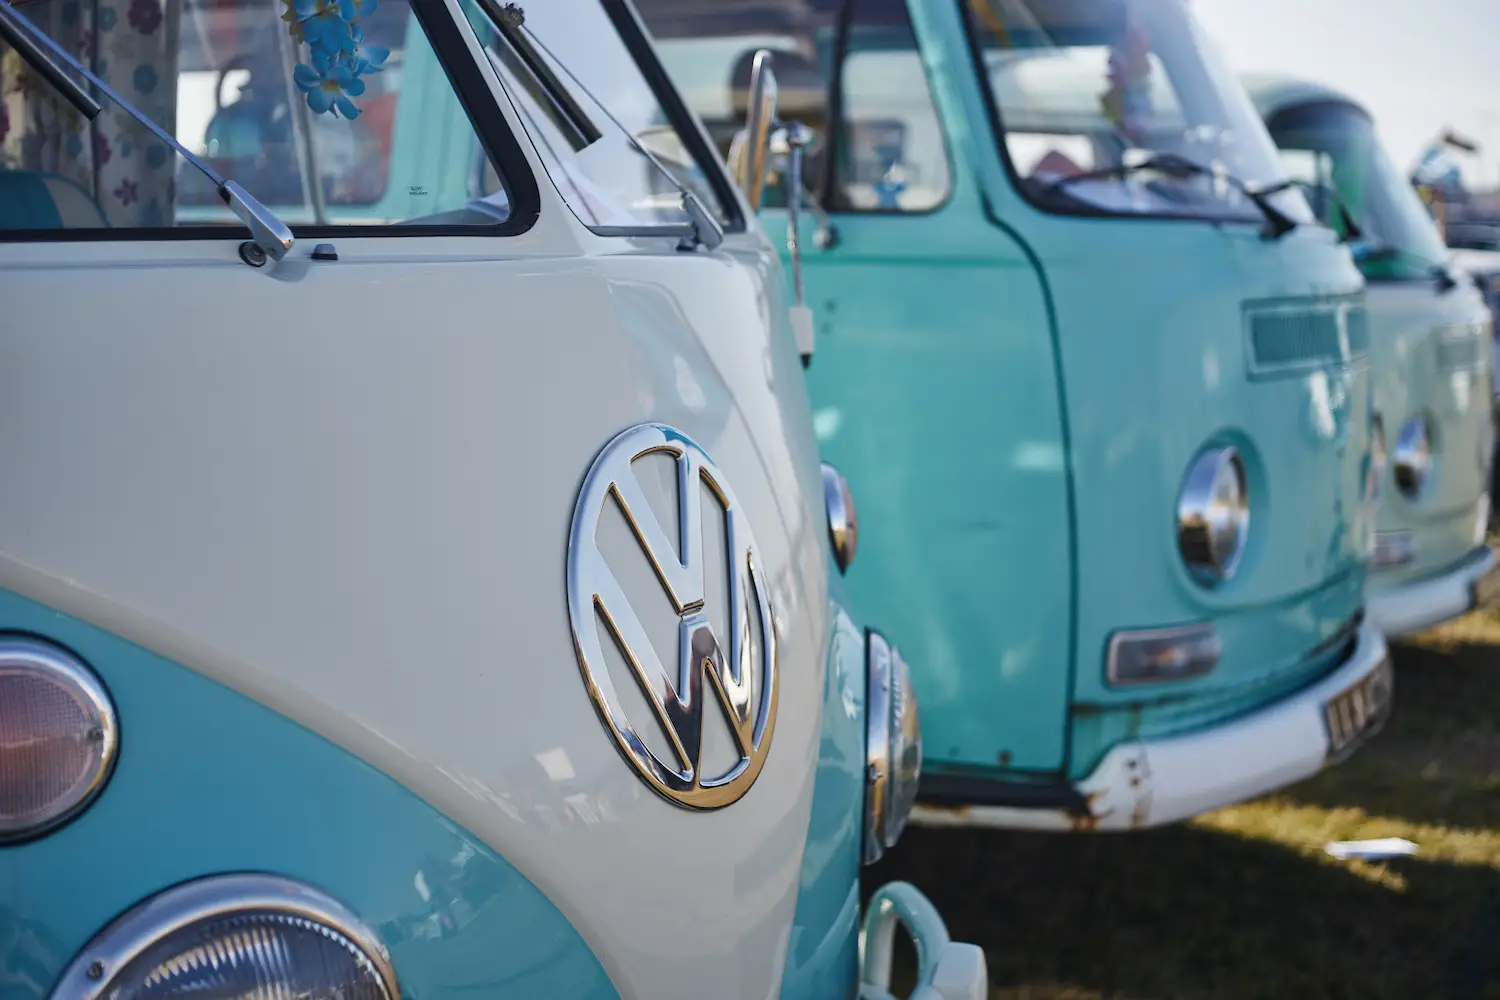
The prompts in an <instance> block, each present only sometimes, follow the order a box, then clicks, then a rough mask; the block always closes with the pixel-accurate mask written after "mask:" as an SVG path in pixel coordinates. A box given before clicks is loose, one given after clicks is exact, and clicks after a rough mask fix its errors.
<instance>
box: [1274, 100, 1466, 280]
mask: <svg viewBox="0 0 1500 1000" xmlns="http://www.w3.org/2000/svg"><path fill="white" fill-rule="evenodd" d="M1334 110H1336V111H1343V112H1350V113H1352V114H1353V115H1354V116H1355V117H1357V118H1359V119H1361V120H1362V121H1363V122H1364V123H1365V124H1366V125H1368V126H1369V127H1370V129H1371V136H1372V139H1373V140H1374V141H1375V142H1377V143H1378V142H1379V137H1378V135H1377V134H1376V133H1375V131H1374V130H1375V125H1376V122H1375V116H1374V115H1372V114H1370V112H1369V111H1368V110H1366V109H1365V108H1364V107H1362V106H1361V105H1359V104H1357V103H1355V102H1353V101H1350V100H1345V99H1343V98H1337V97H1324V98H1318V99H1316V100H1308V101H1300V102H1296V103H1292V104H1288V105H1286V106H1285V107H1281V108H1277V109H1276V110H1275V111H1274V112H1272V113H1271V114H1270V115H1267V116H1266V119H1265V123H1266V131H1267V132H1269V133H1270V135H1271V140H1272V141H1273V142H1275V141H1276V132H1277V129H1278V128H1285V127H1286V123H1287V121H1288V120H1293V121H1295V120H1296V119H1297V117H1298V116H1299V115H1304V114H1315V113H1319V112H1326V111H1334ZM1276 151H1277V152H1278V153H1282V152H1285V151H1284V150H1283V149H1282V148H1281V145H1280V144H1279V143H1278V144H1277V146H1276ZM1315 152H1318V153H1321V154H1322V155H1326V156H1329V157H1331V156H1332V155H1333V154H1331V153H1327V152H1326V151H1315ZM1393 165H1394V164H1393ZM1412 194H1413V196H1414V197H1415V196H1416V192H1415V191H1413V192H1412ZM1334 196H1335V197H1340V198H1341V197H1342V196H1341V195H1340V193H1339V192H1338V190H1337V189H1335V190H1334ZM1350 212H1351V213H1352V212H1353V209H1352V208H1350ZM1356 222H1358V219H1357V218H1356ZM1318 225H1320V226H1323V227H1324V228H1330V227H1329V226H1328V223H1327V222H1326V221H1325V220H1323V219H1319V220H1318ZM1434 225H1436V224H1435V223H1434ZM1438 242H1439V243H1441V244H1442V245H1443V247H1444V248H1445V249H1448V247H1447V243H1446V241H1444V240H1443V239H1442V236H1441V235H1439V236H1438ZM1396 249H1397V250H1398V251H1399V252H1400V253H1401V254H1402V255H1404V256H1409V257H1412V258H1417V254H1415V253H1412V252H1410V251H1408V250H1406V249H1405V248H1404V247H1397V248H1396ZM1419 259H1421V258H1419ZM1445 262H1446V258H1444V259H1442V260H1433V261H1427V260H1425V259H1423V263H1424V264H1429V265H1430V267H1431V268H1432V269H1438V268H1441V267H1443V266H1444V264H1445ZM1354 263H1355V266H1356V267H1358V268H1359V272H1360V274H1361V275H1363V277H1364V279H1365V281H1366V282H1367V283H1369V284H1379V285H1425V284H1431V283H1432V279H1433V270H1423V271H1421V272H1420V273H1419V272H1408V273H1404V274H1381V273H1379V271H1378V269H1375V268H1370V267H1368V266H1367V265H1368V263H1369V262H1368V261H1364V260H1361V259H1359V258H1358V257H1356V258H1355V261H1354Z"/></svg>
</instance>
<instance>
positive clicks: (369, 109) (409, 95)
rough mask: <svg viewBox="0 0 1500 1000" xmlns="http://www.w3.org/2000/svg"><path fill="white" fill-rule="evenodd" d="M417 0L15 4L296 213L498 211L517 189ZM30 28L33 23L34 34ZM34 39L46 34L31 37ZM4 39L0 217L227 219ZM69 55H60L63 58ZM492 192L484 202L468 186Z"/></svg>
mask: <svg viewBox="0 0 1500 1000" xmlns="http://www.w3.org/2000/svg"><path fill="white" fill-rule="evenodd" d="M420 2H421V0H22V2H20V3H17V4H14V5H13V6H12V7H11V9H12V10H13V11H14V12H15V15H16V17H17V18H19V19H21V20H23V21H24V24H26V25H30V26H31V27H32V28H33V29H35V31H36V32H37V33H38V34H41V35H44V36H45V37H47V38H49V39H51V40H52V41H53V42H54V43H55V44H56V45H57V46H58V47H59V48H60V49H61V50H62V51H63V52H65V53H67V54H68V55H69V56H71V57H72V58H74V59H76V60H78V62H79V63H80V64H82V65H83V66H85V67H86V68H87V69H88V70H89V72H91V73H92V74H93V75H94V76H95V77H97V78H98V79H99V80H101V81H102V82H103V83H104V84H106V85H107V86H108V87H109V88H110V89H111V90H113V91H114V92H116V93H117V94H119V96H120V97H121V98H122V99H123V100H124V101H126V102H128V103H129V104H130V105H132V106H133V107H134V108H135V109H136V111H138V112H139V113H140V114H141V115H142V116H143V117H144V118H146V119H147V120H149V121H150V122H152V123H153V124H154V125H155V126H156V127H157V128H159V129H160V130H161V131H162V132H163V133H165V134H167V135H169V136H171V137H172V138H175V139H176V141H177V142H178V143H180V144H181V145H182V146H183V148H185V149H186V150H187V151H188V152H189V153H191V154H193V155H194V156H196V157H198V158H200V159H201V161H202V162H203V163H204V164H205V165H206V166H207V167H208V168H209V170H211V171H213V172H215V173H216V174H217V175H218V176H219V177H221V178H223V179H225V180H227V181H234V182H236V183H237V184H238V185H240V186H241V187H242V188H243V189H244V190H245V191H247V192H248V193H249V194H250V196H251V197H253V198H254V199H255V200H257V201H259V202H260V203H261V204H262V205H263V206H265V208H267V209H268V210H269V211H270V212H272V213H274V214H275V216H276V217H277V218H278V219H280V220H282V221H284V222H285V223H287V224H289V225H291V226H296V227H309V226H316V227H323V226H340V227H346V226H361V227H363V226H382V227H384V226H391V225H444V226H448V225H461V226H470V225H472V226H482V227H492V226H495V225H497V224H499V223H501V222H504V221H505V220H506V218H507V217H508V214H509V207H508V205H509V203H508V199H507V197H506V195H505V191H504V184H503V182H502V179H501V178H500V176H499V174H498V171H496V170H495V169H494V168H493V166H492V165H491V162H490V158H489V156H488V155H487V153H486V151H485V149H484V147H483V144H482V143H481V142H480V139H479V136H478V134H477V132H476V131H475V129H474V127H473V126H472V124H471V123H470V120H469V118H468V116H467V114H466V112H465V110H464V108H463V105H462V102H461V101H460V99H459V96H458V94H457V92H456V91H455V90H454V89H453V86H452V84H451V82H450V80H449V77H448V75H447V73H446V72H445V71H444V69H443V66H442V64H441V62H440V61H439V59H438V55H437V52H436V50H435V49H434V48H433V46H432V44H431V43H430V42H429V40H428V38H427V36H426V32H425V30H424V28H423V27H422V25H421V19H420V18H419V17H418V16H417V9H416V5H417V4H419V3H420ZM27 37H31V36H30V35H28V36H27ZM38 44H40V43H38ZM33 61H34V58H33V59H28V58H27V53H25V52H23V51H20V50H18V49H15V48H12V47H11V46H10V45H8V44H7V43H5V42H4V41H0V93H3V95H4V100H3V102H0V231H15V230H44V229H76V230H83V229H87V230H110V231H111V234H110V235H109V236H108V238H125V236H124V235H122V234H121V233H120V231H121V230H137V231H140V230H157V229H164V228H171V227H202V226H226V225H236V224H237V219H236V216H235V214H234V213H233V212H232V211H231V209H230V207H229V206H228V205H226V204H225V202H224V199H223V197H222V195H221V193H220V191H219V189H218V185H217V183H216V182H215V180H214V179H212V178H210V177H209V176H208V175H207V174H205V173H204V171H203V170H200V169H199V168H198V167H196V166H194V165H193V164H192V163H191V162H189V161H188V160H187V159H184V158H182V157H179V156H178V155H177V154H176V153H175V151H174V150H173V148H172V147H171V146H170V145H169V144H168V143H167V142H165V141H163V139H162V138H161V137H160V136H158V135H156V134H153V133H152V132H151V131H150V130H149V129H148V128H146V127H145V126H143V125H142V124H141V123H140V122H139V121H137V120H136V119H135V118H134V117H133V116H132V115H131V114H130V113H129V112H128V111H126V110H125V108H124V107H123V106H122V105H120V104H118V103H117V102H116V101H114V100H112V99H110V98H109V97H108V96H107V95H106V94H104V93H102V92H100V93H97V94H95V93H94V91H96V90H101V88H97V87H95V86H93V85H92V84H91V83H90V82H88V81H87V80H84V79H82V78H81V77H80V74H78V73H76V72H75V71H74V70H72V69H71V68H66V67H64V68H63V69H62V72H63V74H64V76H65V77H67V78H68V79H72V80H73V81H74V82H75V83H77V84H78V85H79V86H80V87H81V88H82V90H83V92H85V93H86V94H93V96H94V97H96V98H98V103H99V104H100V105H101V106H102V111H101V112H100V113H99V114H98V115H97V116H96V117H94V118H92V119H90V118H87V117H85V116H84V115H82V114H80V113H78V111H77V110H76V109H75V108H74V106H73V105H72V104H71V103H69V102H68V101H67V100H65V99H64V97H63V95H62V94H61V93H60V92H59V90H58V89H57V88H56V87H55V86H53V85H52V84H51V83H49V82H48V81H47V80H46V79H45V78H44V77H43V75H41V74H39V73H38V72H37V70H36V68H35V66H34V65H32V62H33ZM61 65H62V63H61V61H59V66H61ZM485 196H489V203H488V205H487V209H488V210H487V211H484V212H475V211H472V210H470V209H468V208H466V205H467V204H468V202H469V201H470V200H471V199H475V198H483V197H485Z"/></svg>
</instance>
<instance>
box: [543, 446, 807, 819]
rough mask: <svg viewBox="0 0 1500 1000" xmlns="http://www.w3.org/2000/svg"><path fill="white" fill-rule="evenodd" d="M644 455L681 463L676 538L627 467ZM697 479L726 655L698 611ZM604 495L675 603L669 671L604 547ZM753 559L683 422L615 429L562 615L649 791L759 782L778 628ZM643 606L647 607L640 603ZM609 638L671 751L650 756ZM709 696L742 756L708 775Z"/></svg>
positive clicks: (593, 692) (577, 535)
mask: <svg viewBox="0 0 1500 1000" xmlns="http://www.w3.org/2000/svg"><path fill="white" fill-rule="evenodd" d="M648 455H666V456H668V457H670V458H672V459H673V461H674V462H675V464H676V470H677V483H676V486H677V528H678V532H677V534H678V544H677V545H673V544H672V542H671V539H670V537H669V535H668V532H667V531H666V530H665V529H664V528H663V527H662V525H661V523H660V522H659V521H658V520H657V518H656V515H655V513H654V512H653V511H652V509H651V505H650V504H649V503H648V502H647V500H646V496H645V494H644V493H642V491H641V486H640V483H639V482H638V480H637V479H636V475H635V471H634V469H633V468H632V466H633V465H634V463H635V462H637V461H638V460H640V459H642V458H645V457H646V456H648ZM700 484H701V486H700ZM702 486H706V487H707V488H708V489H707V492H708V494H709V495H710V496H711V497H712V498H713V500H714V501H717V504H716V505H715V504H713V503H711V504H710V508H711V509H710V512H709V516H710V517H722V518H723V525H724V538H725V546H726V551H727V553H728V557H729V561H728V580H727V581H726V583H727V594H728V598H729V600H728V604H729V617H730V621H728V622H726V623H723V624H724V626H725V628H726V630H727V631H728V640H729V642H728V655H727V656H726V655H725V649H724V645H723V644H722V643H721V642H720V641H719V637H718V636H717V635H715V634H714V630H713V627H712V626H711V625H710V623H709V619H708V615H707V613H706V611H705V609H704V604H705V598H706V590H705V584H706V580H705V577H704V573H705V570H704V565H703V518H704V512H703V509H702V508H703V503H702V497H703V494H704V490H703V489H702ZM611 502H613V503H615V504H617V505H618V506H619V509H620V511H621V512H622V513H623V514H624V516H625V522H626V524H627V525H629V528H630V532H631V534H632V536H633V537H634V539H635V541H636V542H638V543H639V544H640V546H641V549H642V551H643V552H644V554H645V556H646V559H647V561H648V563H649V564H650V565H651V567H652V569H654V570H655V571H656V578H657V580H658V581H660V583H661V586H662V589H663V590H664V591H665V592H666V596H667V599H668V600H669V601H670V602H671V606H672V608H673V609H674V610H675V611H676V613H677V645H678V649H677V663H676V669H675V670H670V671H669V670H668V669H667V667H666V665H665V664H663V663H662V661H661V658H660V657H659V656H658V655H657V652H656V651H655V650H654V649H653V648H652V645H651V642H650V640H649V639H648V638H647V634H648V633H647V630H646V629H645V628H644V627H643V625H642V624H641V621H640V619H639V618H638V617H637V616H636V612H635V609H634V608H633V607H632V604H631V601H630V598H629V596H628V595H627V594H626V593H625V591H624V589H623V588H622V587H621V585H620V583H619V581H618V579H617V578H616V576H615V574H614V573H613V572H611V570H610V567H609V565H608V562H607V560H606V559H605V557H604V555H603V553H602V552H601V551H600V548H599V544H598V541H597V537H596V536H597V531H598V526H599V519H600V517H601V515H602V514H603V513H604V511H605V507H606V505H607V504H609V503H611ZM715 506H716V507H717V509H713V508H714V507H715ZM679 553H680V558H679ZM759 558H760V557H759V555H758V554H757V552H756V549H755V541H754V539H753V538H752V537H751V534H750V525H749V523H748V522H747V520H746V518H745V514H744V511H743V510H742V509H741V508H740V507H739V505H738V504H737V503H736V502H735V500H734V494H733V493H731V492H730V489H729V485H728V484H727V483H726V482H725V481H724V475H723V473H721V472H720V471H719V470H718V469H717V468H716V467H715V466H714V464H713V462H711V461H710V460H709V458H708V455H706V454H705V453H704V451H703V449H702V448H699V447H698V446H697V445H696V444H694V443H693V442H692V441H691V440H689V439H688V438H687V437H685V436H684V435H682V434H681V433H679V432H678V431H675V430H673V429H672V428H670V427H666V426H663V425H661V424H640V425H638V426H636V427H632V428H631V429H629V430H627V431H625V432H623V433H622V434H620V435H619V436H618V437H616V438H615V439H614V440H613V441H611V442H610V443H609V444H608V445H607V446H605V448H604V450H603V451H602V452H600V454H599V457H598V458H596V459H594V464H593V465H592V466H591V467H590V468H589V471H588V475H587V476H586V477H585V478H584V481H583V489H582V490H581V491H580V493H579V496H578V504H577V506H576V507H575V508H574V510H573V526H572V530H571V531H570V533H569V537H568V617H569V622H570V624H571V626H572V630H573V645H574V647H575V649H576V650H577V652H578V666H579V668H580V669H581V670H582V671H583V682H584V684H585V685H586V686H587V687H588V692H589V697H591V698H592V699H593V702H594V707H595V709H597V710H598V712H599V717H600V718H601V719H602V720H603V722H604V724H605V726H606V727H607V728H608V729H609V732H610V735H611V736H613V737H614V740H615V743H616V744H617V745H618V746H619V748H620V752H621V753H622V754H623V755H624V756H625V759H626V760H627V761H629V762H630V764H631V765H632V766H633V767H634V768H635V769H636V771H637V772H639V773H640V776H641V777H642V778H643V779H644V780H645V781H646V783H647V784H649V785H650V786H651V787H652V788H653V789H655V790H656V791H657V792H658V793H660V794H661V795H662V796H664V797H666V798H667V799H669V800H670V801H672V802H674V803H676V804H677V805H680V806H683V807H685V808H689V809H717V808H719V807H721V806H727V805H729V804H730V803H732V802H734V801H736V800H737V799H739V798H740V796H742V795H744V794H745V793H746V792H747V791H749V790H750V786H751V785H752V784H754V783H755V779H756V777H757V776H758V775H759V774H760V769H761V767H762V766H763V765H764V764H765V761H766V753H767V751H769V750H770V748H771V731H772V729H774V728H775V724H776V693H777V692H776V687H777V685H776V638H775V631H774V628H773V626H772V621H771V605H770V601H769V591H768V590H767V588H766V583H765V579H764V577H763V575H762V571H761V567H760V564H759ZM651 603H656V602H651ZM641 605H642V606H643V607H650V606H651V604H650V603H648V602H646V601H642V602H641ZM752 615H753V616H754V619H752V618H751V617H750V616H752ZM752 621H754V622H756V623H758V624H759V628H760V635H761V641H760V643H759V647H760V648H759V651H758V655H757V653H756V650H755V649H754V645H755V644H753V643H752V642H751V634H750V633H751V625H752ZM605 637H608V638H605ZM605 641H613V642H614V643H615V644H616V646H617V647H618V649H619V651H620V653H621V655H622V656H623V658H624V660H625V662H626V664H627V665H628V666H629V668H630V671H631V673H632V674H634V678H635V681H636V683H637V684H638V685H639V687H640V689H641V693H642V694H644V695H645V698H646V702H647V704H648V705H649V706H650V708H651V711H652V712H653V713H654V714H655V716H656V721H658V722H659V723H660V724H661V728H662V730H663V731H664V732H665V733H666V735H667V739H668V740H669V742H670V743H671V750H672V756H674V757H675V759H674V760H663V759H661V757H659V756H657V754H656V753H654V752H653V751H652V750H651V748H650V747H648V746H647V745H646V742H645V741H644V740H643V739H642V738H641V736H640V733H639V731H638V730H637V728H636V727H635V726H634V725H632V723H631V720H630V719H628V718H626V716H625V712H624V710H623V708H622V706H621V703H620V698H619V692H618V691H616V689H615V686H614V683H613V681H612V680H611V678H610V673H609V669H608V667H607V666H606V664H605V659H604V647H603V643H604V642H605ZM705 681H706V682H707V683H705ZM705 695H707V696H708V697H705ZM709 701H716V702H718V705H719V708H720V709H722V710H723V716H724V720H725V722H726V723H727V725H728V729H729V732H730V735H731V737H732V740H733V744H734V748H735V749H736V750H737V751H738V755H739V760H738V761H737V762H736V763H734V764H733V765H732V766H730V767H729V769H728V770H726V771H724V773H722V774H715V775H705V774H703V773H702V769H701V765H700V760H699V758H700V756H701V752H702V748H703V727H704V721H705V719H704V713H705V711H707V704H708V702H709Z"/></svg>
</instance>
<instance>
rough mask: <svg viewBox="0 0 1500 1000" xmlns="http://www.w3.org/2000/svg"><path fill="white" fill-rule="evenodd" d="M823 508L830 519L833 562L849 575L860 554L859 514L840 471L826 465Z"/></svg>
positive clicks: (824, 467)
mask: <svg viewBox="0 0 1500 1000" xmlns="http://www.w3.org/2000/svg"><path fill="white" fill-rule="evenodd" d="M823 506H824V509H825V511H826V512H827V515H828V542H829V544H830V545H831V546H832V547H833V561H834V562H835V563H837V564H838V567H839V572H840V573H847V572H848V571H849V564H850V563H852V562H854V556H855V553H856V552H858V550H859V514H858V512H857V511H856V510H855V508H854V493H853V492H852V491H851V490H850V489H849V482H848V480H846V479H845V478H844V475H843V473H841V472H839V470H838V469H836V468H834V467H833V466H832V465H829V464H828V463H827V462H824V463H823Z"/></svg>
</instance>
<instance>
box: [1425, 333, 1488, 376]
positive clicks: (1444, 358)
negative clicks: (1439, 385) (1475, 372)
mask: <svg viewBox="0 0 1500 1000" xmlns="http://www.w3.org/2000/svg"><path fill="white" fill-rule="evenodd" d="M1436 355H1437V357H1436V361H1437V368H1438V371H1440V372H1447V371H1454V370H1457V369H1462V368H1473V367H1474V366H1475V365H1477V364H1479V360H1480V359H1479V336H1478V331H1477V329H1476V328H1475V327H1472V326H1456V327H1452V328H1450V329H1447V330H1439V331H1438V333H1437V350H1436Z"/></svg>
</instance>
